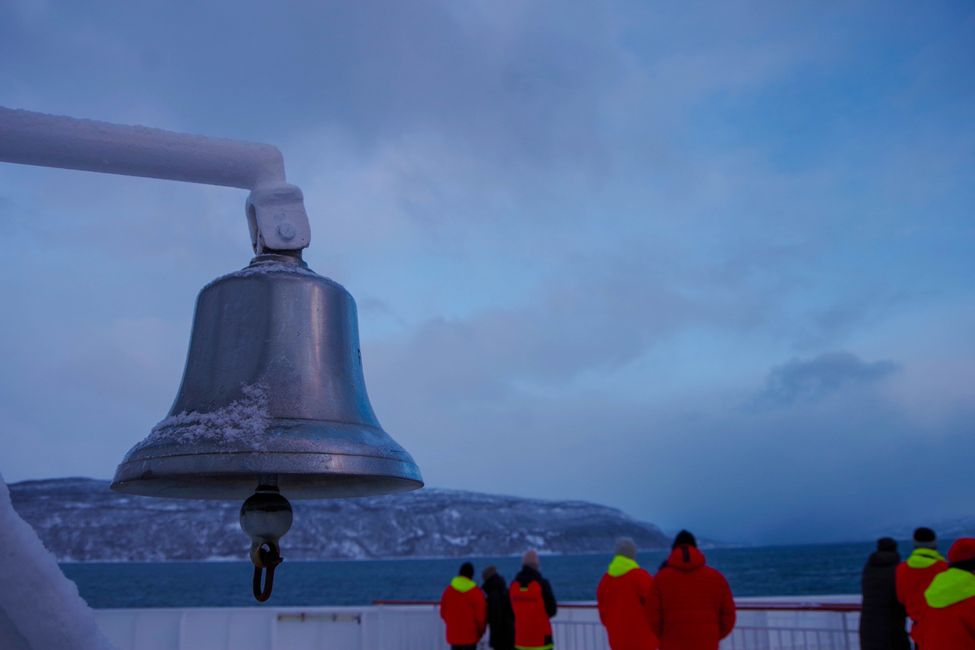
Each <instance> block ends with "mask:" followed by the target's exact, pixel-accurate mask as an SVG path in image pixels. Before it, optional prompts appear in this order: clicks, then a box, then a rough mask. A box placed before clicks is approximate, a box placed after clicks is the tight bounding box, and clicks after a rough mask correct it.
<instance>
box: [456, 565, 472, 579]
mask: <svg viewBox="0 0 975 650" xmlns="http://www.w3.org/2000/svg"><path fill="white" fill-rule="evenodd" d="M457 573H458V574H460V575H462V576H464V577H465V578H473V577H474V565H473V564H471V563H470V562H464V563H463V564H461V565H460V571H458V572H457Z"/></svg>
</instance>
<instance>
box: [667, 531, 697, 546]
mask: <svg viewBox="0 0 975 650" xmlns="http://www.w3.org/2000/svg"><path fill="white" fill-rule="evenodd" d="M678 546H693V547H694V548H697V539H696V538H695V537H694V535H693V534H691V532H690V531H688V530H682V531H680V532H679V533H677V537H675V538H674V543H673V544H672V545H671V547H670V548H677V547H678Z"/></svg>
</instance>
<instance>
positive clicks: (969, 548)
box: [948, 537, 975, 573]
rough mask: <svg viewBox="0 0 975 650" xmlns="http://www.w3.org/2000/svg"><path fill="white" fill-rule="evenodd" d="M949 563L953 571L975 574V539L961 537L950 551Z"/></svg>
mask: <svg viewBox="0 0 975 650" xmlns="http://www.w3.org/2000/svg"><path fill="white" fill-rule="evenodd" d="M948 562H949V563H950V564H951V568H952V569H962V570H964V571H971V572H972V573H975V537H960V538H958V539H956V540H955V543H954V544H952V545H951V548H949V549H948Z"/></svg>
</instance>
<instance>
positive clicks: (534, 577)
mask: <svg viewBox="0 0 975 650" xmlns="http://www.w3.org/2000/svg"><path fill="white" fill-rule="evenodd" d="M533 581H534V582H541V581H542V574H541V573H539V571H538V569H536V568H535V567H531V566H528V565H527V564H525V565H523V566H522V567H521V571H519V572H518V575H516V576H515V582H520V583H521V584H523V585H527V584H528V583H529V582H533Z"/></svg>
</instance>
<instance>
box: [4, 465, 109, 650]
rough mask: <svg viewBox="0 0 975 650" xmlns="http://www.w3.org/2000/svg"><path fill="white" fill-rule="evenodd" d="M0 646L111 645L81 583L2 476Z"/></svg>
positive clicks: (69, 649) (76, 648)
mask: <svg viewBox="0 0 975 650" xmlns="http://www.w3.org/2000/svg"><path fill="white" fill-rule="evenodd" d="M0 548H2V549H3V552H4V557H3V562H2V564H0V584H2V585H3V588H2V589H0V648H3V649H4V650H45V649H47V648H58V649H59V650H110V649H111V648H112V647H113V646H112V645H111V644H110V643H109V642H108V640H107V639H106V638H105V637H104V636H103V635H102V633H101V631H100V630H99V629H98V625H97V624H96V623H95V617H94V614H93V613H92V611H91V609H90V608H89V607H88V604H87V603H86V602H85V601H84V600H83V599H82V598H81V596H79V595H78V587H77V586H76V585H75V584H74V583H73V582H71V581H70V580H68V579H67V578H66V577H65V576H64V574H63V573H62V572H61V569H60V568H59V567H58V564H57V560H55V559H54V556H53V555H51V553H50V552H48V550H47V549H46V548H44V545H43V544H42V543H41V540H40V538H38V536H37V533H35V532H34V530H33V529H32V528H31V527H30V526H29V525H28V524H27V522H25V521H24V520H23V519H21V518H20V516H19V515H18V514H17V513H16V512H15V511H14V509H13V505H12V504H11V502H10V492H9V491H8V490H7V484H6V483H5V482H4V480H3V476H0Z"/></svg>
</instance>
